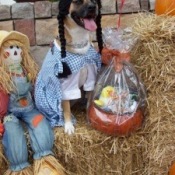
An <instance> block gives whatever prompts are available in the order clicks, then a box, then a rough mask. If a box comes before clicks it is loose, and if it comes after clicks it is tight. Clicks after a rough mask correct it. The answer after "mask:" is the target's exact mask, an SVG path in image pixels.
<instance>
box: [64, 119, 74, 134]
mask: <svg viewBox="0 0 175 175" xmlns="http://www.w3.org/2000/svg"><path fill="white" fill-rule="evenodd" d="M74 130H75V128H74V125H73V123H72V122H70V121H69V122H65V125H64V132H65V133H66V134H68V135H71V134H73V133H74Z"/></svg>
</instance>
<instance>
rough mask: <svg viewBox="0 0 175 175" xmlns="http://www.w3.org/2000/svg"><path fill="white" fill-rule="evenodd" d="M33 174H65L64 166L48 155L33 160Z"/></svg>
mask: <svg viewBox="0 0 175 175" xmlns="http://www.w3.org/2000/svg"><path fill="white" fill-rule="evenodd" d="M34 175H65V173H64V168H63V167H62V166H61V164H59V163H58V161H57V160H56V158H55V157H53V156H51V155H49V156H45V157H42V158H41V159H39V160H35V162H34Z"/></svg>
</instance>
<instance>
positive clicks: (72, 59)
mask: <svg viewBox="0 0 175 175" xmlns="http://www.w3.org/2000/svg"><path fill="white" fill-rule="evenodd" d="M61 61H62V62H66V63H67V65H68V66H69V68H70V69H71V72H72V73H77V72H78V71H80V69H81V68H83V67H84V66H86V65H87V64H95V65H96V66H97V68H98V70H99V69H100V68H101V58H100V54H99V53H97V52H96V50H95V49H94V48H93V47H92V46H91V47H90V48H89V50H88V51H87V53H86V54H83V55H79V54H74V53H70V52H67V53H66V57H65V58H61V53H60V50H59V49H58V48H57V47H56V46H53V47H52V48H51V49H50V50H49V51H48V53H47V55H46V58H45V60H44V62H43V65H42V67H41V70H40V72H39V74H38V77H37V80H36V84H35V103H36V106H37V108H38V109H39V110H40V112H42V113H43V114H44V115H45V116H46V117H47V118H48V120H49V121H50V124H51V126H52V127H55V126H63V125H64V118H63V110H62V107H61V101H62V91H61V84H60V80H59V78H57V77H56V76H57V75H58V73H62V72H63V66H62V62H61Z"/></svg>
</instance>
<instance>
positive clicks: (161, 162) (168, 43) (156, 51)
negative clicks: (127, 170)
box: [132, 14, 175, 175]
mask: <svg viewBox="0 0 175 175" xmlns="http://www.w3.org/2000/svg"><path fill="white" fill-rule="evenodd" d="M133 30H134V33H135V34H136V35H137V36H138V38H139V40H138V43H137V44H136V45H135V47H134V49H133V50H132V58H133V62H134V64H135V65H136V69H137V70H138V72H139V73H140V75H141V77H142V79H143V80H144V84H145V85H146V87H147V90H148V110H149V115H148V116H147V121H146V126H145V132H147V133H148V137H147V138H148V150H149V151H148V152H147V154H148V155H147V158H149V163H148V164H146V165H145V169H146V170H147V174H148V175H166V174H167V173H168V168H169V166H170V165H171V163H172V162H173V161H175V135H174V132H175V125H174V124H175V17H170V16H157V15H154V14H140V16H139V17H138V18H137V19H136V21H135V23H134V25H133Z"/></svg>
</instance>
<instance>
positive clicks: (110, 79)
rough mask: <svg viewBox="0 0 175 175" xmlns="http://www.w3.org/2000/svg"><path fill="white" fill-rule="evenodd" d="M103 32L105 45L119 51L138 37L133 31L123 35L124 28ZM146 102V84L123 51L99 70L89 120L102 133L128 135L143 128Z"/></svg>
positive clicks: (127, 47) (127, 48)
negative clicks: (132, 35) (131, 33)
mask: <svg viewBox="0 0 175 175" xmlns="http://www.w3.org/2000/svg"><path fill="white" fill-rule="evenodd" d="M127 32H128V30H127ZM103 34H104V41H106V47H107V48H109V49H110V50H111V49H112V50H116V51H119V53H128V52H129V51H130V49H131V48H132V46H133V44H134V43H135V41H136V38H132V37H131V35H130V32H129V36H123V35H124V33H123V32H122V31H117V30H114V29H106V31H104V32H103ZM116 57H118V58H117V59H116ZM116 60H117V61H116ZM145 106H146V92H145V87H144V85H143V83H142V82H141V80H140V78H139V76H138V73H137V71H136V70H135V68H134V67H133V65H132V64H131V63H130V62H129V61H128V59H125V58H124V57H123V56H122V58H120V54H119V55H117V56H116V55H115V56H112V58H111V61H110V63H109V64H108V65H107V66H106V67H105V68H104V70H103V71H102V72H101V73H100V75H99V78H98V80H97V82H96V86H95V90H94V92H93V95H92V98H91V100H90V102H89V106H88V119H89V122H90V124H91V125H92V126H93V127H94V128H95V129H97V130H99V131H101V132H103V133H106V134H109V135H118V136H126V135H129V134H130V133H131V132H133V131H135V130H137V129H139V128H141V126H142V123H143V120H144V109H145Z"/></svg>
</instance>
